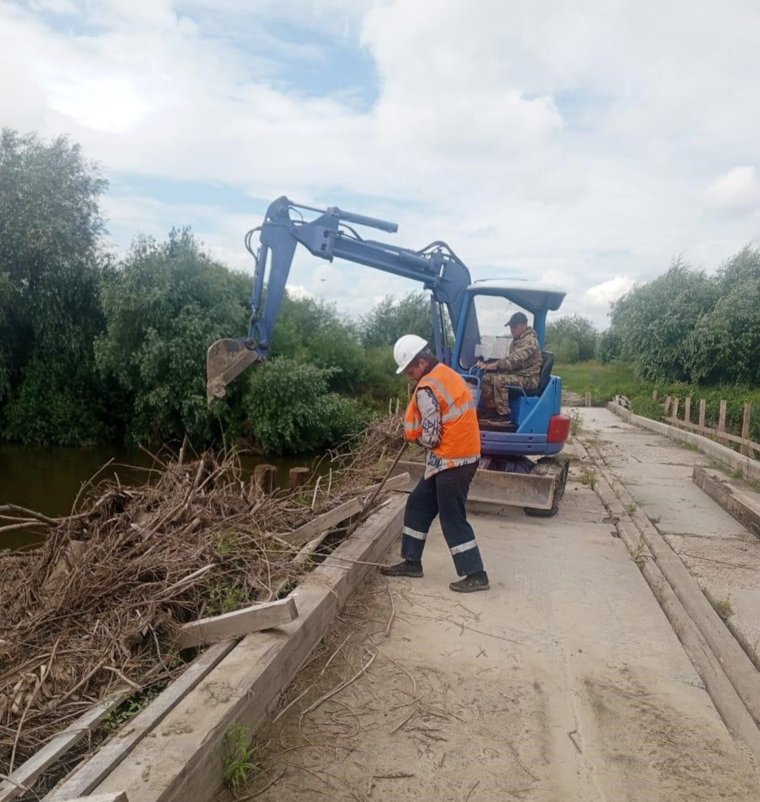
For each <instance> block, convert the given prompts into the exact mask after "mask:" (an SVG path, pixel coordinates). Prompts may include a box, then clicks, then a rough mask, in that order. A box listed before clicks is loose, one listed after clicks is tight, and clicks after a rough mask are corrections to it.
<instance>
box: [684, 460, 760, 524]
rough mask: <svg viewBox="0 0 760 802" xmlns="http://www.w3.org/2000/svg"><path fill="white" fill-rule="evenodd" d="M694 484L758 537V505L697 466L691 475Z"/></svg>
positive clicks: (722, 480)
mask: <svg viewBox="0 0 760 802" xmlns="http://www.w3.org/2000/svg"><path fill="white" fill-rule="evenodd" d="M691 478H692V481H693V482H694V484H695V485H696V486H697V487H699V488H701V489H702V490H704V492H705V493H707V495H708V496H710V498H711V499H713V500H715V501H717V502H718V504H720V506H721V507H723V509H724V510H725V511H726V512H727V513H728V514H729V515H732V516H733V517H734V518H736V520H737V521H739V523H740V524H742V526H745V527H747V529H748V530H749V531H750V532H752V534H754V535H756V536H757V537H760V504H758V502H756V501H755V500H754V499H752V498H751V497H750V496H747V495H746V494H744V493H742V492H741V491H740V490H737V489H736V488H735V487H733V486H732V485H730V484H728V482H727V481H726V480H725V479H722V478H721V477H720V476H719V475H718V474H717V473H715V472H714V471H709V472H708V471H706V470H705V469H704V468H700V467H699V466H695V467H694V471H693V473H692V476H691Z"/></svg>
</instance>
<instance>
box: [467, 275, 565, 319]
mask: <svg viewBox="0 0 760 802" xmlns="http://www.w3.org/2000/svg"><path fill="white" fill-rule="evenodd" d="M467 292H469V293H471V294H473V295H498V296H502V297H505V298H508V299H509V300H510V301H512V302H514V303H516V304H517V305H518V306H521V307H522V308H523V309H528V310H529V311H531V312H537V311H539V310H541V309H546V310H551V311H554V310H556V309H559V308H560V306H561V305H562V301H564V300H565V295H566V294H567V293H566V292H565V291H564V290H562V289H560V288H559V287H554V286H552V285H550V284H538V283H535V282H532V281H523V280H521V279H514V278H510V279H487V280H484V281H475V282H473V283H472V284H470V285H469V286H468V287H467Z"/></svg>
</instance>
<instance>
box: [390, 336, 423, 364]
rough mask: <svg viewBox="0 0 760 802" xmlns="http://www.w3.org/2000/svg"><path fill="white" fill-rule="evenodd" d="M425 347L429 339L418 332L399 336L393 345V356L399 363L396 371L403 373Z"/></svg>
mask: <svg viewBox="0 0 760 802" xmlns="http://www.w3.org/2000/svg"><path fill="white" fill-rule="evenodd" d="M423 348H427V340H423V339H422V337H418V336H417V335H416V334H405V335H404V336H403V337H399V338H398V340H396V344H395V345H394V346H393V358H394V359H395V360H396V364H397V365H398V369H397V370H396V373H403V372H404V370H405V369H406V368H407V367H408V366H409V363H410V362H411V361H412V360H413V359H414V357H416V356H417V354H419V352H420V351H422V349H423Z"/></svg>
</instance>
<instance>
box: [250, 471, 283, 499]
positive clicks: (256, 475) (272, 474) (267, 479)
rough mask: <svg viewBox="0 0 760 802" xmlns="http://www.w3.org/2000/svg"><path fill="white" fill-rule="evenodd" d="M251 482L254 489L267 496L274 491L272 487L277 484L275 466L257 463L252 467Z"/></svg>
mask: <svg viewBox="0 0 760 802" xmlns="http://www.w3.org/2000/svg"><path fill="white" fill-rule="evenodd" d="M251 484H252V487H253V489H254V491H255V492H257V493H260V494H262V495H265V496H267V495H269V494H270V493H274V489H275V487H276V486H277V466H276V465H257V466H256V467H255V468H254V469H253V478H252V480H251Z"/></svg>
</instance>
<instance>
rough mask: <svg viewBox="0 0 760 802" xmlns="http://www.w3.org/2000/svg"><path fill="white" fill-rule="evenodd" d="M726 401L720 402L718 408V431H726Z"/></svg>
mask: <svg viewBox="0 0 760 802" xmlns="http://www.w3.org/2000/svg"><path fill="white" fill-rule="evenodd" d="M726 404H727V402H726V401H721V402H720V408H719V410H718V431H719V432H725V431H726Z"/></svg>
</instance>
